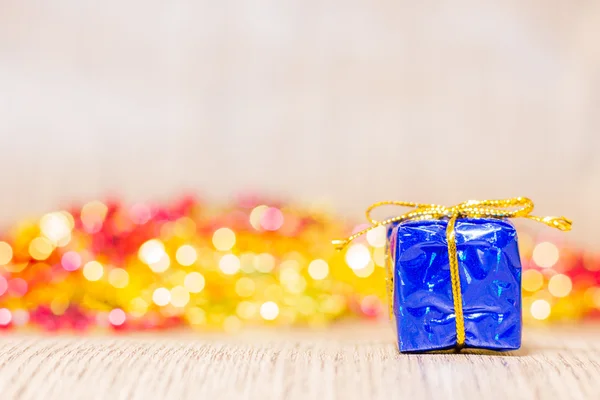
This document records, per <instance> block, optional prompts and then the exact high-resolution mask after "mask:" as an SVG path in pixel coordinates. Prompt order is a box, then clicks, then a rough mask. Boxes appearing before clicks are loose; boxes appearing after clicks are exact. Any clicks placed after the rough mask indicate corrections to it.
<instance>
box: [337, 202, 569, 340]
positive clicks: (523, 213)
mask: <svg viewBox="0 0 600 400" xmlns="http://www.w3.org/2000/svg"><path fill="white" fill-rule="evenodd" d="M384 206H396V207H409V208H412V210H410V211H408V212H405V213H403V214H400V215H397V216H394V217H391V218H387V219H384V220H376V219H374V218H373V217H372V216H371V214H372V212H373V211H374V210H375V209H377V208H380V207H384ZM533 208H534V204H533V201H531V200H530V199H528V198H526V197H513V198H510V199H500V200H467V201H465V202H462V203H459V204H457V205H454V206H451V207H446V206H443V205H439V204H425V203H412V202H408V201H395V200H392V201H379V202H376V203H373V204H371V205H370V206H369V207H368V208H367V210H366V217H367V220H368V221H369V223H370V224H371V226H369V227H368V228H366V229H363V230H361V231H359V232H356V233H354V234H353V235H350V236H348V237H347V238H346V239H341V240H333V241H332V243H333V245H334V246H335V247H336V248H337V249H338V250H342V249H343V248H344V247H345V246H346V245H348V243H350V242H351V241H353V240H354V239H356V238H358V237H360V236H362V235H364V234H366V233H367V232H369V231H371V230H373V229H376V228H378V227H380V226H387V225H389V224H393V223H397V222H405V221H419V220H439V219H448V226H447V228H446V239H447V242H448V261H449V264H450V278H451V281H452V297H453V302H454V316H455V323H456V348H457V349H461V348H462V347H463V346H464V343H465V322H464V314H463V308H462V293H461V288H460V273H459V267H458V255H457V249H456V232H455V229H454V227H455V224H456V221H457V220H458V219H460V218H499V219H503V218H527V219H531V220H534V221H537V222H541V223H543V224H546V225H548V226H550V227H552V228H556V229H559V230H561V231H569V230H571V226H572V224H573V222H572V221H571V220H570V219H568V218H566V217H537V216H535V215H531V212H532V211H533ZM388 257H389V255H388ZM386 267H387V283H388V302H389V307H390V316H391V315H392V312H391V311H392V306H393V304H392V300H393V290H394V289H393V276H394V275H393V271H392V267H391V265H390V263H389V261H388V262H387V266H386Z"/></svg>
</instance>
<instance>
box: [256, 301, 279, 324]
mask: <svg viewBox="0 0 600 400" xmlns="http://www.w3.org/2000/svg"><path fill="white" fill-rule="evenodd" d="M278 315H279V306H278V305H277V304H276V303H275V302H272V301H267V302H265V303H263V304H262V305H261V306H260V316H261V317H263V319H265V320H267V321H273V320H274V319H275V318H277V316H278Z"/></svg>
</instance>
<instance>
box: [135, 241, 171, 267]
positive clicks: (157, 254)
mask: <svg viewBox="0 0 600 400" xmlns="http://www.w3.org/2000/svg"><path fill="white" fill-rule="evenodd" d="M165 254H166V253H165V245H164V244H163V242H161V241H160V240H158V239H151V240H148V241H147V242H145V243H144V244H142V245H141V246H140V249H139V251H138V257H139V259H140V260H141V261H142V262H143V263H144V264H147V265H150V264H155V263H158V262H159V261H160V260H161V258H163V257H164V255H165Z"/></svg>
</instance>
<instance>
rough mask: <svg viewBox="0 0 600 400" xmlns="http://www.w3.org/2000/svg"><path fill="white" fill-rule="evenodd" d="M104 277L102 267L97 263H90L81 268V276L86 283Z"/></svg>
mask: <svg viewBox="0 0 600 400" xmlns="http://www.w3.org/2000/svg"><path fill="white" fill-rule="evenodd" d="M102 275H104V267H103V266H102V264H100V263H99V262H98V261H90V262H88V263H86V264H85V265H84V266H83V276H84V277H85V279H87V280H88V281H92V282H94V281H98V280H100V278H102Z"/></svg>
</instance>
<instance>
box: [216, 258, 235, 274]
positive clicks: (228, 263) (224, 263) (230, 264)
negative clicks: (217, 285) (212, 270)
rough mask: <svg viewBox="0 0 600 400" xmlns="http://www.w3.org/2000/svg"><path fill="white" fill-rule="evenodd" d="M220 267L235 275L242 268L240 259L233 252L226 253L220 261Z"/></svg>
mask: <svg viewBox="0 0 600 400" xmlns="http://www.w3.org/2000/svg"><path fill="white" fill-rule="evenodd" d="M219 269H220V270H221V271H222V272H223V273H224V274H226V275H234V274H235V273H237V272H238V271H239V270H240V259H239V258H237V257H236V256H234V255H233V254H225V255H224V256H223V257H221V260H220V261H219Z"/></svg>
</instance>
